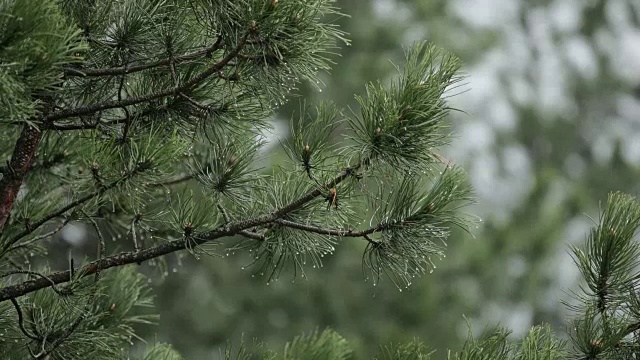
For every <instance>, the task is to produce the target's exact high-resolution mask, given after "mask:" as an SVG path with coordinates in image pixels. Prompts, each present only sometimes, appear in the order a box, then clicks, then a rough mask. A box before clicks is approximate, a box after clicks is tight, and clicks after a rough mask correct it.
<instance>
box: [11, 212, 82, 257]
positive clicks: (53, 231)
mask: <svg viewBox="0 0 640 360" xmlns="http://www.w3.org/2000/svg"><path fill="white" fill-rule="evenodd" d="M69 221H71V217H70V216H67V218H66V219H64V221H63V222H62V223H61V224H60V225H58V227H56V228H55V229H53V230H52V231H50V232H48V233H46V234H42V235H38V236H36V237H34V238H33V239H31V240H29V241H25V242H23V243H22V244H17V245H13V246H12V247H10V248H9V250H7V252H11V251H14V250H17V249H19V248H23V247H27V246H29V245H31V244H33V243H34V242H37V241H40V240H42V239H46V238H48V237H49V236H53V235H55V234H56V233H57V232H58V231H60V230H62V228H63V227H65V225H67V224H68V223H69Z"/></svg>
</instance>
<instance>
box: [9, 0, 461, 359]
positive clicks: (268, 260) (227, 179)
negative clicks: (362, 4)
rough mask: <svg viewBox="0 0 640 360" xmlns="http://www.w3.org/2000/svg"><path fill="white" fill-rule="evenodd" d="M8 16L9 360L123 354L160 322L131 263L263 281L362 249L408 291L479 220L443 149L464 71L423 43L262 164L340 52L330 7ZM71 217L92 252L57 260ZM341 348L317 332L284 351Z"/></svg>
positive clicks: (209, 3) (174, 7)
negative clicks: (347, 246)
mask: <svg viewBox="0 0 640 360" xmlns="http://www.w3.org/2000/svg"><path fill="white" fill-rule="evenodd" d="M0 16H1V18H0V26H1V31H0V43H1V44H2V46H0V58H1V59H2V67H1V68H0V76H1V77H2V79H1V81H0V86H2V91H0V101H1V103H2V107H1V108H0V156H1V157H2V158H3V159H5V160H6V165H4V166H2V167H1V168H0V173H1V176H2V177H1V178H0V271H1V273H0V276H1V278H2V281H3V284H2V286H3V287H2V288H1V289H0V322H2V327H0V329H1V330H0V331H1V334H0V340H1V341H0V355H1V356H2V358H9V359H26V358H35V359H87V358H95V359H114V358H116V359H117V358H127V357H128V356H129V355H128V354H129V351H130V349H131V348H132V345H133V344H134V342H133V339H135V338H136V335H135V333H134V326H135V324H138V323H148V322H152V321H154V317H153V316H152V315H148V314H147V312H144V311H141V310H140V309H141V308H143V307H148V306H151V304H152V302H151V293H150V290H149V288H148V286H147V283H146V280H145V277H144V276H143V275H142V274H140V273H139V272H138V271H137V269H136V266H135V265H136V264H138V265H140V264H154V265H155V266H156V267H159V268H162V266H164V264H165V261H166V257H167V256H174V254H175V253H179V252H181V251H185V250H186V251H187V252H189V253H191V254H192V255H193V256H195V257H199V256H203V255H206V254H210V253H225V252H227V253H230V252H236V251H242V252H245V253H247V254H249V255H250V256H251V258H252V263H251V266H252V269H253V271H254V272H255V273H256V274H259V275H263V276H265V279H266V282H267V283H268V282H270V281H272V280H273V279H277V277H278V275H279V274H280V272H281V271H282V270H283V269H284V268H287V267H288V268H290V269H293V271H294V273H295V274H296V276H300V277H305V269H306V268H307V266H313V267H320V266H321V265H322V258H323V257H324V256H325V255H328V254H331V253H333V252H334V251H335V248H336V246H338V245H339V244H340V243H341V242H343V241H351V240H353V241H358V240H359V241H364V242H366V248H365V251H364V254H363V257H362V261H363V269H364V271H365V273H366V275H365V276H366V277H368V278H370V279H372V281H373V283H374V285H375V284H376V283H377V282H378V281H380V280H381V278H382V277H383V276H386V278H388V279H390V280H391V281H392V282H393V283H395V284H396V285H397V286H398V288H399V289H400V290H401V289H402V288H404V287H406V286H409V285H410V284H411V281H412V279H413V278H414V277H416V276H420V275H422V274H424V273H426V272H431V271H432V270H433V268H434V267H435V266H434V264H433V262H432V261H433V260H434V259H435V258H439V257H441V256H442V255H443V251H444V246H445V244H446V243H445V241H446V239H447V237H448V234H449V231H450V229H451V228H452V227H461V228H463V229H464V228H466V227H467V225H468V223H469V221H472V219H471V218H470V217H468V216H465V215H463V214H460V213H459V209H460V208H461V207H463V206H465V205H466V204H469V203H470V202H471V201H472V196H471V191H470V188H469V186H468V184H467V183H466V181H465V178H464V174H463V172H462V171H461V170H460V169H458V168H456V167H455V166H453V165H451V164H449V163H445V161H443V159H442V158H441V157H440V156H439V155H438V154H437V152H436V151H437V149H438V148H439V147H440V146H442V145H444V144H446V143H447V141H448V139H449V136H448V135H449V134H448V132H447V125H446V123H445V116H446V114H447V113H448V111H449V110H450V109H449V107H448V106H447V103H446V98H447V96H449V94H450V92H449V90H451V89H452V88H454V87H456V86H457V85H458V84H459V81H460V79H461V78H460V76H459V75H458V70H459V67H460V62H459V61H458V59H457V58H455V57H454V56H452V55H450V54H447V53H446V52H444V51H441V50H439V49H437V48H435V47H434V46H432V45H429V44H426V43H417V44H415V46H413V47H412V48H410V49H408V50H407V51H406V63H405V64H404V65H403V66H402V67H398V72H399V73H398V77H397V80H395V81H393V82H392V83H391V84H390V85H389V86H385V85H383V84H381V83H375V84H370V85H368V86H367V88H366V94H365V95H364V96H362V97H358V98H357V100H358V103H359V105H360V108H359V109H357V110H353V111H345V110H344V109H339V108H336V107H335V106H333V105H332V104H329V103H326V104H319V105H317V106H315V107H314V106H306V105H305V106H302V107H301V110H300V111H299V112H298V113H296V114H294V115H293V117H292V119H291V121H290V123H291V135H290V139H289V140H287V141H283V143H282V146H283V148H284V150H285V152H286V153H287V155H288V158H289V161H287V162H285V163H282V164H275V166H273V169H271V170H267V169H263V168H261V167H260V163H261V162H262V161H264V160H265V159H264V158H265V155H264V154H263V153H262V152H261V150H262V148H263V146H264V141H262V140H260V138H261V135H262V134H264V132H265V131H268V128H269V122H268V119H269V118H270V117H271V116H272V115H273V113H274V111H275V110H276V109H277V108H278V106H280V105H281V104H282V103H283V102H284V101H286V100H287V95H290V94H292V92H293V91H294V90H295V88H296V86H297V85H298V84H299V83H300V82H301V81H306V82H311V83H312V84H315V83H317V81H318V72H320V71H326V70H328V69H329V66H330V65H331V62H332V61H333V60H332V59H333V56H334V55H335V51H336V49H337V42H338V41H342V42H347V40H346V39H345V34H343V33H342V32H341V31H340V30H339V29H337V28H336V27H335V26H334V25H333V24H332V22H333V21H334V20H335V19H336V18H337V17H341V16H343V15H342V14H340V13H339V11H338V10H337V9H336V8H334V7H333V4H332V1H330V0H312V1H303V0H287V1H277V0H270V1H267V0H240V1H224V0H166V1H151V0H137V1H133V0H131V1H117V2H113V1H97V0H83V1H76V0H73V1H65V0H60V1H54V0H43V1H37V2H36V1H28V0H15V1H3V2H1V3H0ZM340 134H344V136H340ZM366 209H371V212H372V213H373V217H371V218H369V217H368V215H366V212H367V211H366ZM365 216H366V218H365ZM69 223H73V224H76V225H79V224H84V225H85V226H86V227H87V228H88V229H90V233H91V235H92V236H91V237H90V239H89V241H90V242H91V243H92V244H94V246H95V252H94V251H91V253H90V254H89V255H88V256H89V258H87V259H79V258H74V257H73V256H69V257H68V258H66V259H63V261H60V259H59V254H58V253H57V252H54V251H50V249H49V248H48V246H47V244H48V240H49V239H51V238H52V237H53V236H55V235H56V234H58V233H59V232H60V231H62V230H63V229H64V228H65V226H67V225H68V224H69ZM87 236H88V235H87ZM110 238H111V239H113V240H114V242H110V241H108V239H110ZM123 249H124V250H123ZM94 254H95V255H94ZM61 262H62V263H64V264H65V265H64V269H60V264H61ZM416 346H418V347H419V345H416ZM345 349H346V348H344V340H343V339H342V338H340V337H339V336H338V335H337V334H335V333H333V332H331V331H325V332H323V333H320V334H311V335H307V336H301V337H300V338H298V339H296V340H294V341H293V342H292V343H291V344H289V345H287V347H285V351H284V354H283V355H282V356H283V357H284V358H292V359H293V358H299V357H300V356H302V355H299V354H315V355H314V356H315V358H318V359H321V358H341V357H345V356H347V354H348V351H347V350H345ZM403 349H404V348H403ZM390 351H391V350H390ZM397 351H404V352H407V351H409V350H406V349H405V350H402V349H400V350H397ZM296 354H298V355H296ZM236 355H237V357H243V356H245V355H246V356H249V355H247V353H245V352H244V351H240V352H239V353H238V354H236ZM231 356H232V355H231V352H229V353H228V354H227V357H231ZM234 356H235V355H234ZM272 356H274V357H279V356H281V355H278V354H273V355H272ZM305 356H306V355H305ZM142 358H144V359H157V358H161V359H165V358H179V355H177V354H176V353H175V352H174V351H173V350H172V349H171V348H170V346H168V345H165V344H155V345H150V346H149V347H148V350H147V352H146V354H145V355H142Z"/></svg>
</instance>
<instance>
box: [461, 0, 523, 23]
mask: <svg viewBox="0 0 640 360" xmlns="http://www.w3.org/2000/svg"><path fill="white" fill-rule="evenodd" d="M449 5H450V8H449V10H450V11H452V12H453V14H455V15H456V16H458V17H459V18H461V19H462V20H464V22H465V23H467V24H468V25H470V26H473V27H475V28H479V29H495V28H500V27H503V26H508V25H509V24H511V23H512V22H513V21H514V20H515V19H517V17H518V15H519V11H520V2H519V1H513V0H509V1H505V0H453V1H450V2H449Z"/></svg>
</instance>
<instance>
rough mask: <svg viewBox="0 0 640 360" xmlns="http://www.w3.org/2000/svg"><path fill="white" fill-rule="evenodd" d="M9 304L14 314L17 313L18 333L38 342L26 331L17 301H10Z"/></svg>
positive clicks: (36, 338)
mask: <svg viewBox="0 0 640 360" xmlns="http://www.w3.org/2000/svg"><path fill="white" fill-rule="evenodd" d="M11 303H12V304H13V307H14V308H15V309H16V313H18V326H19V327H20V331H21V332H22V333H23V334H24V336H26V337H28V338H29V339H31V340H35V341H40V339H38V337H36V336H34V335H31V333H29V332H28V331H27V329H26V328H25V327H24V316H22V309H20V304H18V301H17V300H16V299H11Z"/></svg>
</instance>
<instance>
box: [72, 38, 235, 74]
mask: <svg viewBox="0 0 640 360" xmlns="http://www.w3.org/2000/svg"><path fill="white" fill-rule="evenodd" d="M221 44H222V37H220V36H218V38H217V40H216V42H215V44H213V45H211V46H209V47H207V48H204V49H202V50H197V51H194V52H190V53H187V54H184V55H181V56H177V57H175V58H174V61H175V62H183V61H187V60H193V59H197V58H199V57H201V56H208V55H209V54H211V53H213V52H214V51H216V50H219V49H220V45H221ZM170 61H171V59H162V60H159V61H156V62H152V63H148V64H140V65H134V66H129V67H128V68H127V67H125V66H122V67H116V68H103V69H74V68H65V69H64V76H65V77H98V76H114V75H122V74H131V73H135V72H139V71H144V70H148V69H153V68H156V67H159V66H163V65H167V64H169V63H170Z"/></svg>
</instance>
